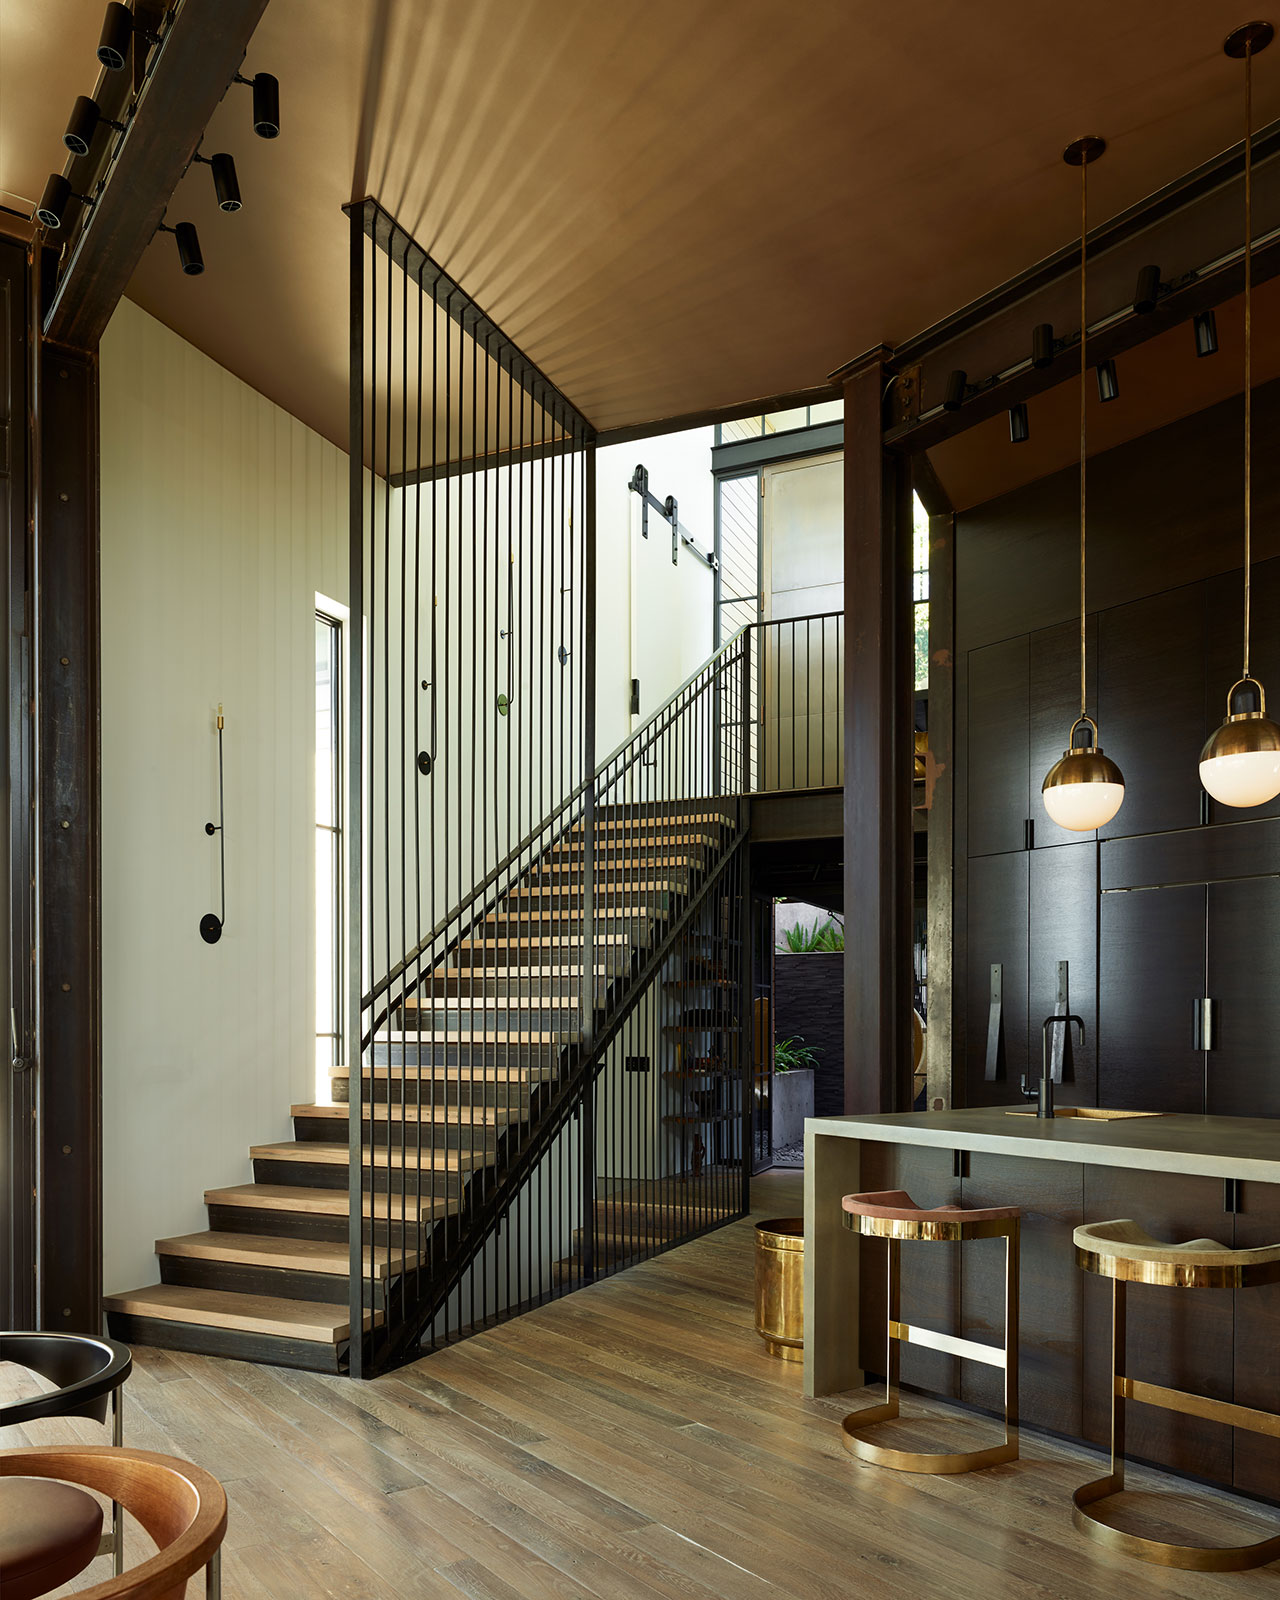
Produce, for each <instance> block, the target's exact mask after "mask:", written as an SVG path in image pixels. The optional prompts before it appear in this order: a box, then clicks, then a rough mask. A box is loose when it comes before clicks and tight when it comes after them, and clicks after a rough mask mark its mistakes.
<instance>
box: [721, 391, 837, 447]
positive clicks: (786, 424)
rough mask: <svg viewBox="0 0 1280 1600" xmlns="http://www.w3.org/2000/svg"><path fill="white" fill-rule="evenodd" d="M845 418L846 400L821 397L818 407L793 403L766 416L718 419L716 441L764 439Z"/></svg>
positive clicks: (724, 442) (731, 441) (734, 441)
mask: <svg viewBox="0 0 1280 1600" xmlns="http://www.w3.org/2000/svg"><path fill="white" fill-rule="evenodd" d="M843 417H844V401H843V400H822V401H820V402H819V403H818V404H817V405H816V406H793V407H792V409H791V410H790V411H771V412H769V414H768V415H767V416H763V417H740V418H739V419H738V421H736V422H717V423H716V443H717V444H736V443H737V441H738V440H739V439H762V438H767V437H768V435H769V434H771V433H790V432H792V431H793V430H794V429H796V428H816V427H818V426H819V425H820V424H822V423H824V422H840V421H841V420H842V419H843Z"/></svg>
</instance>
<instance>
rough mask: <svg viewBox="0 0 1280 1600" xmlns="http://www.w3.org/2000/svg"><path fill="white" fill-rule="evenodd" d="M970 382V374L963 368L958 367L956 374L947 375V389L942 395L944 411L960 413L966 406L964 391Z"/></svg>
mask: <svg viewBox="0 0 1280 1600" xmlns="http://www.w3.org/2000/svg"><path fill="white" fill-rule="evenodd" d="M968 382H969V374H968V373H967V372H966V371H965V370H964V368H963V367H957V368H956V369H955V371H954V372H949V373H948V374H947V387H946V388H945V390H944V391H943V394H942V409H943V410H944V411H959V409H960V407H961V406H962V405H963V404H964V391H965V388H966V386H967V385H968Z"/></svg>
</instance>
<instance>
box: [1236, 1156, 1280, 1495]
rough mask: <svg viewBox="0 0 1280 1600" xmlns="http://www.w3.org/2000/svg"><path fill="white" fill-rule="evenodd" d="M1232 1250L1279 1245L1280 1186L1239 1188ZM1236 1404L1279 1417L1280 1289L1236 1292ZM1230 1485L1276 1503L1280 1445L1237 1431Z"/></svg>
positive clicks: (1269, 1286)
mask: <svg viewBox="0 0 1280 1600" xmlns="http://www.w3.org/2000/svg"><path fill="white" fill-rule="evenodd" d="M1239 1203H1240V1210H1239V1212H1238V1214H1237V1216H1236V1248H1237V1249H1239V1250H1256V1249H1258V1248H1259V1247H1260V1246H1264V1245H1269V1244H1280V1184H1275V1183H1248V1182H1245V1183H1242V1184H1241V1185H1240V1202H1239ZM1235 1298H1236V1322H1235V1335H1236V1347H1235V1352H1236V1394H1235V1398H1236V1404H1237V1405H1241V1406H1253V1407H1254V1408H1255V1409H1257V1410H1259V1411H1280V1283H1270V1284H1267V1285H1266V1286H1265V1287H1263V1288H1260V1289H1237V1290H1236V1297H1235ZM1235 1482H1236V1488H1237V1489H1243V1490H1245V1492H1246V1493H1248V1494H1261V1495H1266V1496H1267V1498H1268V1499H1270V1500H1276V1501H1280V1439H1269V1438H1267V1437H1266V1436H1265V1435H1263V1434H1260V1433H1250V1432H1249V1430H1248V1429H1247V1428H1237V1429H1236V1460H1235Z"/></svg>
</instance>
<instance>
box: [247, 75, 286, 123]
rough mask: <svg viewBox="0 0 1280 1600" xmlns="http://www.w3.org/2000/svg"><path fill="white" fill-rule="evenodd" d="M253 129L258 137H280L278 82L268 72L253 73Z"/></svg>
mask: <svg viewBox="0 0 1280 1600" xmlns="http://www.w3.org/2000/svg"><path fill="white" fill-rule="evenodd" d="M253 131H254V132H255V133H256V134H257V135H258V137H259V139H278V138H279V137H280V84H279V81H278V79H276V78H273V77H272V76H271V74H270V73H269V72H259V73H256V74H255V75H254V79H253Z"/></svg>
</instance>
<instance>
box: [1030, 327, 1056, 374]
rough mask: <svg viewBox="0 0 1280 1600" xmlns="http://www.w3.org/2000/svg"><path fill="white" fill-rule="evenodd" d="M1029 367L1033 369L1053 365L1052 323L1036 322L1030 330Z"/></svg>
mask: <svg viewBox="0 0 1280 1600" xmlns="http://www.w3.org/2000/svg"><path fill="white" fill-rule="evenodd" d="M1031 365H1032V366H1033V367H1049V366H1052V365H1053V323H1052V322H1037V323H1036V325H1035V327H1034V328H1032V330H1031Z"/></svg>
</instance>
